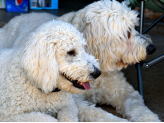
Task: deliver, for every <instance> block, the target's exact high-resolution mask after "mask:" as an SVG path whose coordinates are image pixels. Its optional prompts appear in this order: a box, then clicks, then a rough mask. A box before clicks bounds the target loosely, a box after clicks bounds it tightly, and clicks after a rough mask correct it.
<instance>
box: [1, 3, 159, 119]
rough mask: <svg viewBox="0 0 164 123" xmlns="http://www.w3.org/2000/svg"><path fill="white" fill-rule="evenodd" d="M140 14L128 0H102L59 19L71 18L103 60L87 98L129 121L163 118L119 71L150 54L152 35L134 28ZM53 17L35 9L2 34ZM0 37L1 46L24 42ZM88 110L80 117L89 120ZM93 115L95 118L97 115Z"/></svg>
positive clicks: (18, 44) (13, 22)
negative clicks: (151, 108)
mask: <svg viewBox="0 0 164 123" xmlns="http://www.w3.org/2000/svg"><path fill="white" fill-rule="evenodd" d="M137 16H138V14H137V12H136V11H133V10H131V9H130V8H128V7H127V5H126V4H125V3H119V2H117V1H115V0H113V1H110V0H101V1H98V2H94V3H92V4H90V5H88V6H86V7H85V8H83V9H81V10H79V11H77V12H71V13H68V14H65V15H63V16H61V17H58V18H57V19H60V20H64V21H66V22H69V23H71V24H73V25H74V26H75V27H76V28H77V29H78V30H80V31H81V32H82V33H83V34H84V36H85V38H86V39H87V47H86V48H87V51H88V52H89V53H90V54H92V55H94V56H95V57H96V58H97V59H99V61H100V67H101V71H102V74H101V76H100V77H99V78H98V79H97V80H96V81H95V82H94V83H93V84H92V88H95V89H92V90H90V91H88V92H87V93H86V94H84V96H85V98H86V100H89V101H91V102H93V103H101V104H111V105H113V106H114V107H116V109H117V111H118V112H120V113H121V114H122V115H123V116H125V117H126V118H128V119H129V120H130V121H160V120H159V118H158V116H157V115H156V114H154V113H153V112H152V111H150V110H149V109H148V107H146V106H145V104H144V101H143V99H142V97H141V96H140V95H139V93H138V92H137V91H135V90H134V89H133V87H132V86H131V85H130V84H129V83H128V82H127V81H126V78H125V77H124V75H123V73H122V72H121V71H120V70H121V69H122V68H126V67H127V66H128V65H129V64H135V63H137V62H139V61H141V60H144V59H145V58H146V56H147V50H146V49H147V48H148V47H149V46H150V44H151V40H150V39H149V38H147V37H145V36H143V35H140V34H139V33H138V32H137V31H136V30H135V26H136V25H137V24H138V18H137ZM52 18H54V16H53V15H50V14H35V13H33V14H30V15H26V16H25V15H24V16H20V17H16V18H14V19H13V20H12V21H10V22H9V24H8V25H6V26H5V27H4V28H3V29H2V31H1V34H2V35H5V34H6V33H8V30H10V29H13V30H15V31H13V33H12V36H13V37H12V38H14V37H16V36H17V34H21V35H24V32H26V30H24V28H25V27H26V26H27V28H28V27H29V26H30V27H31V26H32V27H33V26H34V25H35V24H36V23H43V22H45V21H48V20H51V19H52ZM22 20H23V21H22ZM25 23H28V24H29V25H26V24H25ZM31 30H33V29H32V28H31ZM0 38H1V40H2V42H1V45H0V46H1V47H19V46H22V45H23V44H24V42H22V40H21V37H20V39H19V40H16V41H15V42H13V40H12V38H11V37H7V36H2V37H0ZM3 39H4V40H3ZM3 41H5V42H3ZM85 113H86V114H87V116H89V115H91V114H92V113H91V112H83V110H82V113H81V115H80V116H81V117H80V118H81V121H86V119H85V118H86V117H84V116H82V114H85ZM93 114H94V113H93ZM91 117H92V119H93V120H94V118H95V117H93V116H92V115H91ZM114 119H117V118H114V117H113V121H114ZM95 121H96V120H95Z"/></svg>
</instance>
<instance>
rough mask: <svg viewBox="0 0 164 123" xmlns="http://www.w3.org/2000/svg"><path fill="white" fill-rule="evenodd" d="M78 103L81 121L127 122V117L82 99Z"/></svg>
mask: <svg viewBox="0 0 164 123" xmlns="http://www.w3.org/2000/svg"><path fill="white" fill-rule="evenodd" d="M77 105H78V108H79V119H80V121H81V122H127V120H126V119H123V118H120V117H117V116H115V115H113V114H111V113H108V112H106V111H104V110H102V109H101V108H98V107H95V106H94V105H90V104H88V103H87V102H84V101H81V102H78V103H77Z"/></svg>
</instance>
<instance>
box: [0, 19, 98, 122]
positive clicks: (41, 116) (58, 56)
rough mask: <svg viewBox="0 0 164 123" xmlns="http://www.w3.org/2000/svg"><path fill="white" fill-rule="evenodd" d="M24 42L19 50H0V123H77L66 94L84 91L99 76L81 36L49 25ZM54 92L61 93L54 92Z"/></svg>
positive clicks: (70, 28) (66, 27)
mask: <svg viewBox="0 0 164 123" xmlns="http://www.w3.org/2000/svg"><path fill="white" fill-rule="evenodd" d="M11 33H12V30H11ZM17 36H18V38H19V35H17ZM22 39H23V41H24V42H26V43H25V44H24V45H23V46H22V47H19V48H8V49H7V48H6V49H1V50H0V90H1V91H0V121H57V120H59V121H78V108H77V106H76V104H75V101H74V99H73V98H72V94H70V93H68V92H72V93H79V92H82V91H84V90H83V89H88V88H89V82H90V81H93V80H94V79H96V78H97V77H98V76H99V75H100V74H101V72H100V71H99V66H98V63H97V61H96V59H94V57H93V56H91V55H89V54H87V53H86V52H85V50H84V46H85V45H86V42H85V40H84V38H83V37H82V35H81V33H80V32H78V31H77V30H76V29H75V28H74V27H73V26H72V25H70V24H67V23H65V22H61V21H50V22H46V23H44V24H42V25H41V26H38V27H36V28H35V29H34V28H33V31H32V32H31V33H26V35H24V38H22ZM16 40H17V39H16ZM57 88H58V89H60V90H61V91H59V92H52V91H53V90H54V89H57ZM65 91H67V92H65ZM80 102H81V101H80ZM85 105H86V106H87V104H86V103H85V104H84V107H85ZM100 111H101V110H100ZM56 118H57V119H56Z"/></svg>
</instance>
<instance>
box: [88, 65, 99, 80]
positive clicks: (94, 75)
mask: <svg viewBox="0 0 164 123" xmlns="http://www.w3.org/2000/svg"><path fill="white" fill-rule="evenodd" d="M90 75H91V76H92V77H93V78H94V79H96V78H98V77H99V76H100V75H101V71H100V70H99V69H98V68H96V67H94V72H93V73H91V74H90Z"/></svg>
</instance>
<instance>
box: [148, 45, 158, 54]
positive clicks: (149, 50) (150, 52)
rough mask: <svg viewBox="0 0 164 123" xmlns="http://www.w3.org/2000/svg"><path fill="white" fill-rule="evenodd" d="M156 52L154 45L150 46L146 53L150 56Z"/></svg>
mask: <svg viewBox="0 0 164 123" xmlns="http://www.w3.org/2000/svg"><path fill="white" fill-rule="evenodd" d="M155 51H156V47H155V46H154V45H153V44H149V45H148V46H147V47H146V52H147V54H148V55H151V54H153V53H154V52H155Z"/></svg>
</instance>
